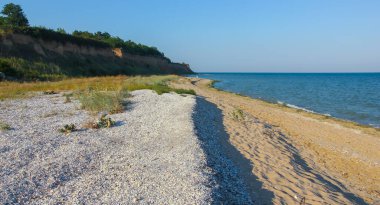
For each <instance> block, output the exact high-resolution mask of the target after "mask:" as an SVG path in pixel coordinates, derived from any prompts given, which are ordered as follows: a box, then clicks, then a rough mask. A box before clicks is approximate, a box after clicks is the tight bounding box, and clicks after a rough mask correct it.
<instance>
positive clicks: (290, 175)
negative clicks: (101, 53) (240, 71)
mask: <svg viewBox="0 0 380 205" xmlns="http://www.w3.org/2000/svg"><path fill="white" fill-rule="evenodd" d="M210 84H211V81H210V80H207V79H199V78H181V79H180V80H178V81H177V82H173V83H172V84H171V86H174V87H177V88H186V89H193V90H195V91H196V93H197V95H200V96H202V97H203V98H204V99H205V100H206V101H209V102H210V103H213V104H215V106H217V107H218V108H219V109H221V110H222V113H223V124H224V127H225V130H226V131H227V133H228V135H229V142H230V143H231V144H232V145H233V147H234V149H236V150H237V151H238V152H233V151H231V152H230V158H232V159H234V162H235V163H236V164H237V165H238V166H239V167H240V174H241V176H243V177H244V180H245V182H246V183H247V185H248V187H249V188H250V193H251V197H252V199H253V200H254V202H255V203H256V204H272V203H274V204H303V203H305V204H368V203H377V202H378V200H379V197H380V149H379V147H380V132H379V131H378V130H376V129H374V128H367V127H362V126H359V125H356V124H354V123H351V122H345V121H341V120H337V119H333V118H327V117H326V116H321V115H317V114H312V113H306V112H303V111H300V110H296V109H292V108H287V107H284V106H280V105H275V104H270V103H267V102H263V101H261V100H255V99H251V98H249V97H244V96H239V95H236V94H233V93H228V92H224V91H219V90H217V89H214V88H211V87H210ZM236 153H239V154H240V155H242V156H244V159H245V160H242V158H241V157H240V156H238V157H235V156H237V155H239V154H236ZM247 161H248V162H247Z"/></svg>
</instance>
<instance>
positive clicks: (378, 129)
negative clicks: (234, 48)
mask: <svg viewBox="0 0 380 205" xmlns="http://www.w3.org/2000/svg"><path fill="white" fill-rule="evenodd" d="M198 79H205V80H209V81H210V84H209V87H210V88H212V89H215V90H217V91H220V92H226V93H230V94H233V95H237V96H241V97H245V98H250V99H252V100H257V101H261V102H263V103H267V104H268V105H271V106H279V107H281V108H288V109H291V110H293V111H295V112H297V113H303V114H305V115H308V114H310V116H312V115H314V117H315V118H316V119H321V120H326V119H330V120H332V121H333V122H338V123H341V124H342V125H343V126H346V127H349V128H352V127H354V128H355V127H356V128H359V129H362V128H364V129H369V130H372V129H373V130H375V131H376V132H380V127H376V126H372V125H366V124H361V123H359V122H355V121H352V120H348V119H343V118H338V117H334V116H331V115H330V114H323V113H319V112H315V111H312V110H308V109H306V108H302V107H298V106H297V105H291V104H287V103H284V102H282V103H280V102H279V101H278V102H277V103H275V102H271V101H268V100H264V99H261V98H254V97H251V96H248V95H245V94H241V93H235V92H232V91H228V90H223V89H220V88H217V87H216V86H215V83H217V82H220V81H219V80H213V79H209V78H198ZM371 133H372V131H371ZM379 137H380V134H379Z"/></svg>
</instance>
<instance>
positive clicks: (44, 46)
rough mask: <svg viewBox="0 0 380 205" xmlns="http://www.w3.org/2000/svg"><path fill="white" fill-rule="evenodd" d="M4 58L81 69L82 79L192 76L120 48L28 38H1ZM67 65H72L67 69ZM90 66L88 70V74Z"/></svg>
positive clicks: (0, 51) (172, 65)
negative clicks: (91, 76) (109, 71)
mask: <svg viewBox="0 0 380 205" xmlns="http://www.w3.org/2000/svg"><path fill="white" fill-rule="evenodd" d="M0 56H1V57H17V58H23V59H27V60H29V61H44V62H49V63H56V64H58V65H59V66H61V67H62V68H63V70H64V68H65V67H66V66H67V67H70V69H75V67H78V69H79V67H80V70H78V73H79V75H81V74H83V73H85V74H91V72H93V71H94V67H96V68H99V69H100V71H99V72H98V71H96V72H97V73H96V74H94V75H97V74H101V73H102V72H106V70H107V69H112V70H114V71H115V73H112V74H188V73H192V71H191V69H190V68H189V66H188V65H186V64H178V63H171V62H170V61H169V60H168V59H165V58H161V57H155V56H139V55H132V54H128V53H125V52H123V50H122V49H120V48H111V47H95V46H85V45H77V44H74V43H71V42H59V41H47V40H43V39H36V38H34V37H31V36H28V35H24V34H8V35H2V36H0ZM65 62H67V64H68V65H65ZM86 66H88V70H86Z"/></svg>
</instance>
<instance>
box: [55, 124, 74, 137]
mask: <svg viewBox="0 0 380 205" xmlns="http://www.w3.org/2000/svg"><path fill="white" fill-rule="evenodd" d="M76 130H77V129H76V127H75V125H74V124H70V125H65V126H63V128H61V129H59V130H58V131H59V132H61V133H65V134H67V135H68V134H70V133H71V132H74V131H76Z"/></svg>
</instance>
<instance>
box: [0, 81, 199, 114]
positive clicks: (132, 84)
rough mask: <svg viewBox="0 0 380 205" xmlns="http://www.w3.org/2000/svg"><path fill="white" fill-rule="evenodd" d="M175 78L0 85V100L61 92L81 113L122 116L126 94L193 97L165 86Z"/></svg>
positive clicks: (181, 90) (184, 90) (8, 83)
mask: <svg viewBox="0 0 380 205" xmlns="http://www.w3.org/2000/svg"><path fill="white" fill-rule="evenodd" d="M177 78H178V76H174V75H165V76H144V77H142V76H136V77H128V76H107V77H91V78H72V79H65V80H61V81H57V82H27V83H19V82H0V100H4V99H8V98H23V97H28V96H30V95H32V94H33V92H43V93H46V94H51V93H59V92H60V91H73V92H74V93H75V95H71V94H64V96H65V97H66V99H65V102H66V103H68V102H71V97H74V98H77V99H78V100H79V101H80V103H81V105H82V108H83V109H86V110H88V111H91V112H101V111H105V112H108V113H117V112H121V111H122V110H123V109H124V106H123V104H124V100H125V98H126V97H127V96H128V92H130V91H134V90H141V89H150V90H154V91H155V92H157V93H158V94H163V93H169V92H175V93H178V94H191V95H195V92H194V91H193V90H186V89H175V88H171V87H169V86H168V82H169V81H171V80H175V79H177Z"/></svg>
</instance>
